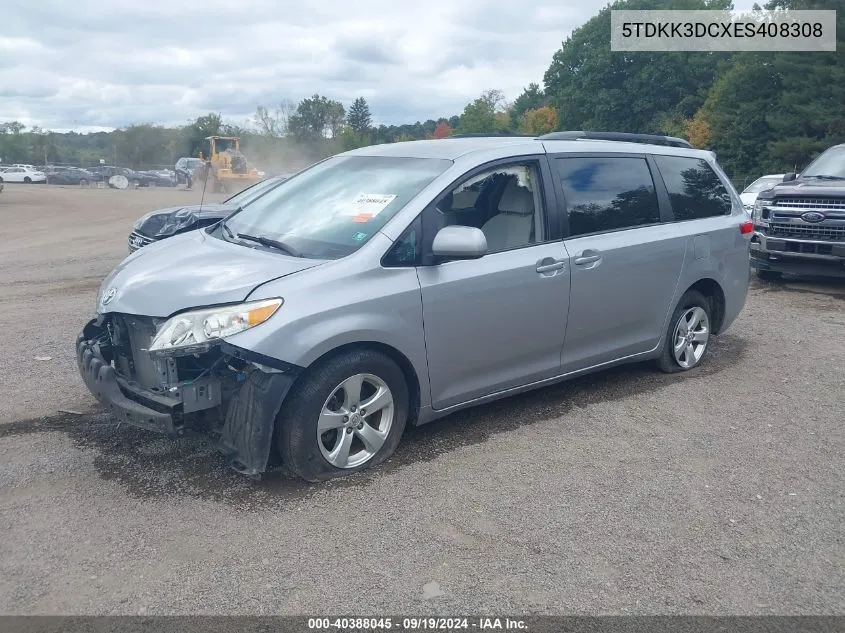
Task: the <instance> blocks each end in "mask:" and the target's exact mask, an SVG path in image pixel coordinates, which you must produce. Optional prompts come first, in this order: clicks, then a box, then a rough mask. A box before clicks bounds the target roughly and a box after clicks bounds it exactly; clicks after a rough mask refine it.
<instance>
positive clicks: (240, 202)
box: [225, 177, 285, 207]
mask: <svg viewBox="0 0 845 633" xmlns="http://www.w3.org/2000/svg"><path fill="white" fill-rule="evenodd" d="M284 180H285V179H284V178H278V177H277V178H267V179H266V180H262V181H260V182H257V183H255V184H254V185H251V186H249V187H247V188H246V189H244V190H243V191H240V192H238V193H236V194H235V195H234V196H232V197H231V198H229V199H227V200H226V202H225V204H231V205H233V206H238V207H245V206H246V205H248V204H249V203H250V202H252V201H253V200H255V199H256V198H258V197H259V196H260V195H262V194H264V193H266V192H267V191H269V190H270V189H272V188H273V187H275V186H276V185H278V184H279V183H281V182H283V181H284Z"/></svg>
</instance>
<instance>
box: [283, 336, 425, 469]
mask: <svg viewBox="0 0 845 633" xmlns="http://www.w3.org/2000/svg"><path fill="white" fill-rule="evenodd" d="M407 419H408V385H407V384H406V382H405V375H404V374H403V373H402V370H401V369H400V368H399V366H398V365H397V364H396V363H395V362H393V360H391V359H390V358H389V357H388V356H385V355H384V354H381V353H378V352H374V351H371V350H366V349H360V350H352V351H349V352H346V353H343V354H341V355H339V356H334V357H331V358H328V359H326V360H324V361H321V362H320V363H318V364H317V365H315V366H314V367H312V368H310V369H309V370H308V372H307V373H306V374H305V375H304V376H302V378H301V384H299V385H297V387H296V388H295V391H294V392H293V393H291V395H290V396H289V397H288V399H287V400H286V402H285V404H284V405H283V406H282V410H281V412H280V413H279V419H278V425H279V429H278V430H279V433H278V443H279V452H280V454H281V457H282V461H283V462H284V463H285V464H286V466H287V467H288V468H290V469H291V470H292V471H293V472H294V473H296V474H297V475H299V476H300V477H302V478H303V479H305V480H307V481H325V480H327V479H332V478H335V477H343V476H345V475H349V474H352V473H355V472H358V471H360V470H363V469H364V468H369V467H372V466H376V465H378V464H380V463H381V462H383V461H384V460H385V459H387V458H388V457H390V455H391V454H393V451H395V450H396V447H397V446H398V444H399V441H400V439H401V438H402V433H403V431H404V430H405V424H406V422H407Z"/></svg>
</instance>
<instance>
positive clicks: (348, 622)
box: [308, 617, 527, 631]
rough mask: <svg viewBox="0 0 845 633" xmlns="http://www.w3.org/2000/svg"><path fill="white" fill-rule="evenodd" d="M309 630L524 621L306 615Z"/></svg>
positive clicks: (516, 622)
mask: <svg viewBox="0 0 845 633" xmlns="http://www.w3.org/2000/svg"><path fill="white" fill-rule="evenodd" d="M308 628H309V629H310V630H312V631H320V630H324V631H337V630H341V631H343V630H347V629H355V630H373V631H375V630H391V629H395V630H404V631H451V630H462V629H463V630H471V629H476V630H480V631H485V630H525V629H526V628H527V627H526V623H525V622H524V621H523V620H520V619H511V618H488V617H476V618H464V617H459V618H436V617H429V618H425V617H423V618H401V619H400V618H374V617H373V618H363V617H361V618H359V617H354V618H308Z"/></svg>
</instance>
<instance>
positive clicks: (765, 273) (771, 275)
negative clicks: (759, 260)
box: [757, 270, 783, 281]
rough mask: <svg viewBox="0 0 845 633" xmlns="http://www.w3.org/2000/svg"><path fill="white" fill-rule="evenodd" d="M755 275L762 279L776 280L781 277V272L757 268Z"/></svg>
mask: <svg viewBox="0 0 845 633" xmlns="http://www.w3.org/2000/svg"><path fill="white" fill-rule="evenodd" d="M757 277H759V278H760V279H762V280H763V281H777V280H778V279H780V278H781V277H783V273H780V272H778V271H776V270H758V271H757Z"/></svg>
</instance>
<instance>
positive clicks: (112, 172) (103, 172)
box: [89, 165, 155, 187]
mask: <svg viewBox="0 0 845 633" xmlns="http://www.w3.org/2000/svg"><path fill="white" fill-rule="evenodd" d="M89 171H91V173H93V174H96V175H97V180H102V181H104V182H108V181H109V178H111V177H112V176H124V177H125V178H126V180H128V181H129V186H130V187H149V186H150V182H152V181H153V180H155V179H154V178H153V177H152V176H150V175H149V174H146V173H144V172H140V171H135V170H134V169H129V168H128V167H114V166H111V165H99V166H97V167H92V168H91V169H90V170H89Z"/></svg>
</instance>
